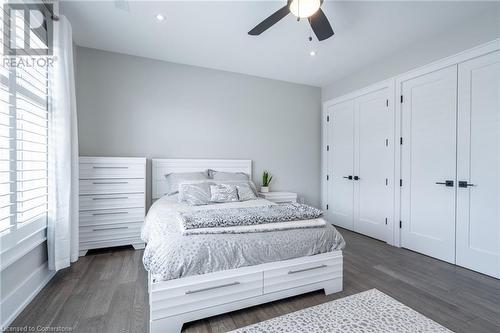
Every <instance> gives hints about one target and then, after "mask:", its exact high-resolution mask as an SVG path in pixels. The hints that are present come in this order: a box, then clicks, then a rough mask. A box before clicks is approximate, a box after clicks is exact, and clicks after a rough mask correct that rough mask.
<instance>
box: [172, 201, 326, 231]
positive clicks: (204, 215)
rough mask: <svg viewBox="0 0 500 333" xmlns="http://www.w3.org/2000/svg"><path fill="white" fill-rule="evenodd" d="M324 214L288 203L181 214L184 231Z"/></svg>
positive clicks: (251, 224) (287, 220)
mask: <svg viewBox="0 0 500 333" xmlns="http://www.w3.org/2000/svg"><path fill="white" fill-rule="evenodd" d="M322 215H323V212H322V211H321V210H319V209H317V208H314V207H311V206H307V205H303V204H298V203H286V204H279V205H271V206H264V207H242V208H225V209H209V210H199V211H194V212H186V213H181V214H180V217H181V223H182V227H183V228H184V230H191V229H201V228H225V227H238V226H254V225H261V224H266V223H278V222H292V221H299V220H312V219H317V218H319V217H320V216H322Z"/></svg>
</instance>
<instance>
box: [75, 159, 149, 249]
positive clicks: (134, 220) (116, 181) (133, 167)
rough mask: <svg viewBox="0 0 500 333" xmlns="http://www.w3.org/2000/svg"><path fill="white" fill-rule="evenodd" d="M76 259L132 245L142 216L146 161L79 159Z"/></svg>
mask: <svg viewBox="0 0 500 333" xmlns="http://www.w3.org/2000/svg"><path fill="white" fill-rule="evenodd" d="M79 166H80V175H79V179H80V180H79V186H80V212H79V217H80V227H79V237H80V256H84V255H85V254H86V253H87V251H88V250H90V249H96V248H104V247H111V246H121V245H133V246H134V248H135V249H140V248H144V242H143V241H142V240H141V238H140V234H141V226H142V223H143V222H144V216H145V213H146V209H145V208H146V158H135V157H87V156H82V157H80V163H79Z"/></svg>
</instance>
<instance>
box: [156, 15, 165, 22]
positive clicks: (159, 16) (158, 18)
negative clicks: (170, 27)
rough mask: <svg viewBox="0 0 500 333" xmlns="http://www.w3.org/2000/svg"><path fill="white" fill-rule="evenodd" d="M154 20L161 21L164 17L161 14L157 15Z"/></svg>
mask: <svg viewBox="0 0 500 333" xmlns="http://www.w3.org/2000/svg"><path fill="white" fill-rule="evenodd" d="M156 19H157V20H158V21H163V20H164V19H165V16H163V15H162V14H158V15H156Z"/></svg>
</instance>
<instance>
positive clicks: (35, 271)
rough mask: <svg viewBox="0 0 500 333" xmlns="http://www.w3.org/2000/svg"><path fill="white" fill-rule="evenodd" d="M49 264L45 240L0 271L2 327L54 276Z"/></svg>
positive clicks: (0, 314)
mask: <svg viewBox="0 0 500 333" xmlns="http://www.w3.org/2000/svg"><path fill="white" fill-rule="evenodd" d="M53 274H54V272H53V271H49V269H48V265H47V243H46V242H43V243H41V244H40V245H38V246H36V247H35V248H34V249H33V250H31V251H30V252H29V253H27V254H26V255H24V256H23V257H21V258H20V259H19V260H17V261H16V262H14V263H13V264H11V265H10V266H7V267H6V268H5V269H4V270H2V272H1V273H0V299H1V304H0V328H3V327H5V326H6V324H7V323H10V322H11V321H12V320H13V319H15V317H16V316H17V315H18V314H19V313H20V312H21V310H22V309H23V308H24V307H25V306H26V305H27V304H29V302H30V301H31V300H32V298H33V297H34V296H36V294H37V293H38V292H39V291H40V289H41V288H42V287H43V286H45V284H46V283H47V282H48V281H49V280H50V278H51V277H52V276H53Z"/></svg>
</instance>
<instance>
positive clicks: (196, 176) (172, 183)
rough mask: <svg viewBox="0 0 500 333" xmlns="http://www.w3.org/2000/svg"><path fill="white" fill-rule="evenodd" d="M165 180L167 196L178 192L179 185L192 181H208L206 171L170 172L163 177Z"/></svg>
mask: <svg viewBox="0 0 500 333" xmlns="http://www.w3.org/2000/svg"><path fill="white" fill-rule="evenodd" d="M165 178H166V179H167V195H171V194H175V193H177V192H179V184H180V183H184V182H186V181H192V180H205V179H208V174H207V172H206V171H201V172H172V173H169V174H167V175H165Z"/></svg>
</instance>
